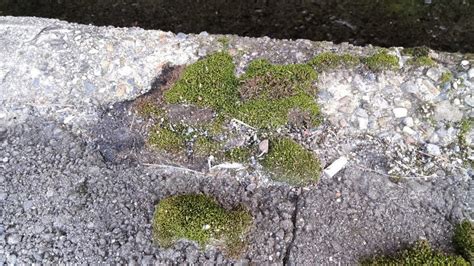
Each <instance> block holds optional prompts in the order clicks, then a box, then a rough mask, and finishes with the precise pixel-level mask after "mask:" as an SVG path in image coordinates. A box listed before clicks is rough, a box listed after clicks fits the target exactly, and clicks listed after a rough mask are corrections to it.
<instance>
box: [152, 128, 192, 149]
mask: <svg viewBox="0 0 474 266" xmlns="http://www.w3.org/2000/svg"><path fill="white" fill-rule="evenodd" d="M148 143H149V144H150V145H151V146H152V147H154V148H158V149H161V150H165V151H167V152H170V153H179V152H180V151H183V150H184V149H185V148H186V139H185V138H184V137H183V135H182V134H180V133H178V132H175V131H173V130H170V129H168V128H161V127H154V129H152V131H151V132H150V136H149V138H148Z"/></svg>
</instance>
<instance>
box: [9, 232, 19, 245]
mask: <svg viewBox="0 0 474 266" xmlns="http://www.w3.org/2000/svg"><path fill="white" fill-rule="evenodd" d="M20 241H21V236H20V235H19V234H11V235H8V236H7V243H8V244H9V245H17V244H18V243H20Z"/></svg>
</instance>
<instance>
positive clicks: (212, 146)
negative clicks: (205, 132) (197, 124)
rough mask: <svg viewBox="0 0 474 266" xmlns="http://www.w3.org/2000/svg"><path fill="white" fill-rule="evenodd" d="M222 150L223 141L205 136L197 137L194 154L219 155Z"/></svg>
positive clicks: (201, 155)
mask: <svg viewBox="0 0 474 266" xmlns="http://www.w3.org/2000/svg"><path fill="white" fill-rule="evenodd" d="M221 150H222V145H221V143H219V142H217V141H214V140H212V139H211V138H209V137H205V136H199V137H197V138H196V140H195V142H194V146H193V151H194V154H195V155H196V156H199V157H207V156H210V155H218V154H219V153H221Z"/></svg>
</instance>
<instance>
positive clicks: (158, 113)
mask: <svg viewBox="0 0 474 266" xmlns="http://www.w3.org/2000/svg"><path fill="white" fill-rule="evenodd" d="M137 111H138V114H139V115H141V116H143V117H145V118H151V117H153V118H158V117H163V115H164V111H163V109H161V108H159V107H158V106H156V105H155V104H153V103H151V102H143V103H141V104H140V105H138V107H137Z"/></svg>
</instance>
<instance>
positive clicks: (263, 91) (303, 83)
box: [241, 59, 317, 98]
mask: <svg viewBox="0 0 474 266" xmlns="http://www.w3.org/2000/svg"><path fill="white" fill-rule="evenodd" d="M316 79H317V74H316V72H315V71H314V70H313V69H312V68H311V67H310V66H309V65H306V64H289V65H273V64H271V63H270V62H268V61H267V60H264V59H257V60H254V61H252V62H251V63H250V64H249V66H248V68H247V71H246V72H245V74H243V75H242V77H241V81H242V82H243V83H245V82H246V81H250V80H254V81H255V82H256V84H255V85H256V87H257V88H255V89H257V90H259V91H258V93H257V94H255V98H283V97H286V96H290V95H294V94H296V93H298V92H308V93H310V92H313V90H312V86H311V84H312V82H313V81H314V80H316ZM241 92H242V90H241Z"/></svg>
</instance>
